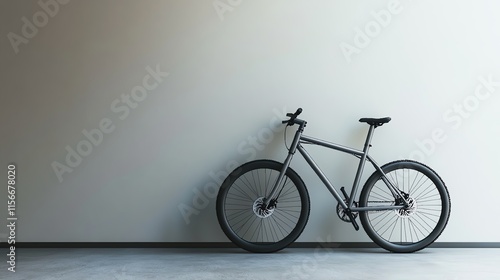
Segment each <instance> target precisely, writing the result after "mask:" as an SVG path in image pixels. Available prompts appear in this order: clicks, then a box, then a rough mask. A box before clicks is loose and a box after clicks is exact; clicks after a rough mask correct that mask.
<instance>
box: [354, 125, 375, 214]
mask: <svg viewBox="0 0 500 280" xmlns="http://www.w3.org/2000/svg"><path fill="white" fill-rule="evenodd" d="M374 130H375V126H373V125H370V129H369V130H368V135H367V136H366V141H365V146H364V147H363V155H362V156H361V158H360V159H359V165H358V170H357V171H356V176H355V177H354V183H353V184H352V190H351V197H350V198H349V203H348V206H349V207H352V205H353V203H354V197H355V195H356V192H357V190H358V187H359V180H360V179H361V176H362V175H363V170H364V169H365V162H366V156H367V155H368V151H369V150H370V147H371V141H372V136H373V132H374Z"/></svg>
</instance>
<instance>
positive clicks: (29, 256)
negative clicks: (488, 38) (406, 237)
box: [0, 248, 500, 280]
mask: <svg viewBox="0 0 500 280" xmlns="http://www.w3.org/2000/svg"><path fill="white" fill-rule="evenodd" d="M2 255H3V258H4V259H5V260H6V258H7V257H6V255H5V254H2ZM17 258H18V259H17V263H16V272H15V273H12V272H9V271H7V265H6V261H5V260H4V261H2V262H1V263H2V265H1V271H0V279H37V280H45V279H71V280H78V279H118V280H125V279H231V280H233V279H287V280H293V279H425V280H427V279H476V280H479V279H481V280H482V279H496V280H498V279H500V249H438V248H427V249H425V250H423V251H421V252H417V253H413V254H392V253H387V252H385V251H383V250H381V249H328V248H316V249H292V248H290V249H285V250H283V251H281V252H279V253H274V254H251V253H247V252H245V251H243V250H240V249H17Z"/></svg>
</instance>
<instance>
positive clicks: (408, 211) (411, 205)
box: [395, 197, 417, 218]
mask: <svg viewBox="0 0 500 280" xmlns="http://www.w3.org/2000/svg"><path fill="white" fill-rule="evenodd" d="M406 199H407V200H408V207H406V208H401V209H397V210H395V212H396V214H397V215H398V216H399V217H401V218H409V217H411V216H413V214H415V212H416V211H417V201H416V200H415V199H413V198H411V197H408V198H406Z"/></svg>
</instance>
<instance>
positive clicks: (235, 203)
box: [224, 168, 302, 244]
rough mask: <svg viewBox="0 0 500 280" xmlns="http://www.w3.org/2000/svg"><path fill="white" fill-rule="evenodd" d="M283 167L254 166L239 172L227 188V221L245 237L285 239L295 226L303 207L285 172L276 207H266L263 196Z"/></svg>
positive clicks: (257, 240)
mask: <svg viewBox="0 0 500 280" xmlns="http://www.w3.org/2000/svg"><path fill="white" fill-rule="evenodd" d="M278 175H279V171H277V170H272V169H265V168H264V169H254V170H251V171H249V172H247V173H245V174H242V175H241V176H239V177H238V178H237V179H236V180H235V181H234V182H233V184H232V185H231V186H230V188H229V189H228V191H227V195H226V197H225V201H224V212H225V217H226V221H227V223H228V225H229V227H230V228H231V230H232V231H233V232H234V234H236V235H237V236H238V237H239V238H241V239H243V240H244V241H247V242H251V243H257V244H261V243H262V244H268V243H277V242H280V241H282V240H283V239H285V238H286V237H287V236H289V235H290V233H291V232H292V231H293V230H294V229H295V227H296V225H297V223H298V221H299V218H300V214H301V210H302V202H301V197H300V193H299V191H298V189H297V187H296V186H295V184H294V183H293V181H292V180H291V179H290V178H288V176H286V175H285V177H284V178H283V183H282V184H281V186H280V187H279V188H278V191H280V190H281V193H280V195H279V197H278V200H277V203H276V205H275V207H273V208H271V209H267V210H265V209H264V208H262V206H263V198H264V197H266V196H267V195H269V193H270V192H271V189H272V187H273V184H274V182H275V181H276V179H277V178H278Z"/></svg>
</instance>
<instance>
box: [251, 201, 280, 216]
mask: <svg viewBox="0 0 500 280" xmlns="http://www.w3.org/2000/svg"><path fill="white" fill-rule="evenodd" d="M252 209H253V212H254V213H255V215H256V216H257V217H259V218H262V219H263V218H267V217H269V216H271V215H272V214H273V212H274V209H276V207H269V208H268V207H267V205H266V204H265V203H264V197H259V198H257V199H256V200H255V201H254V203H253V207H252Z"/></svg>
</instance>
